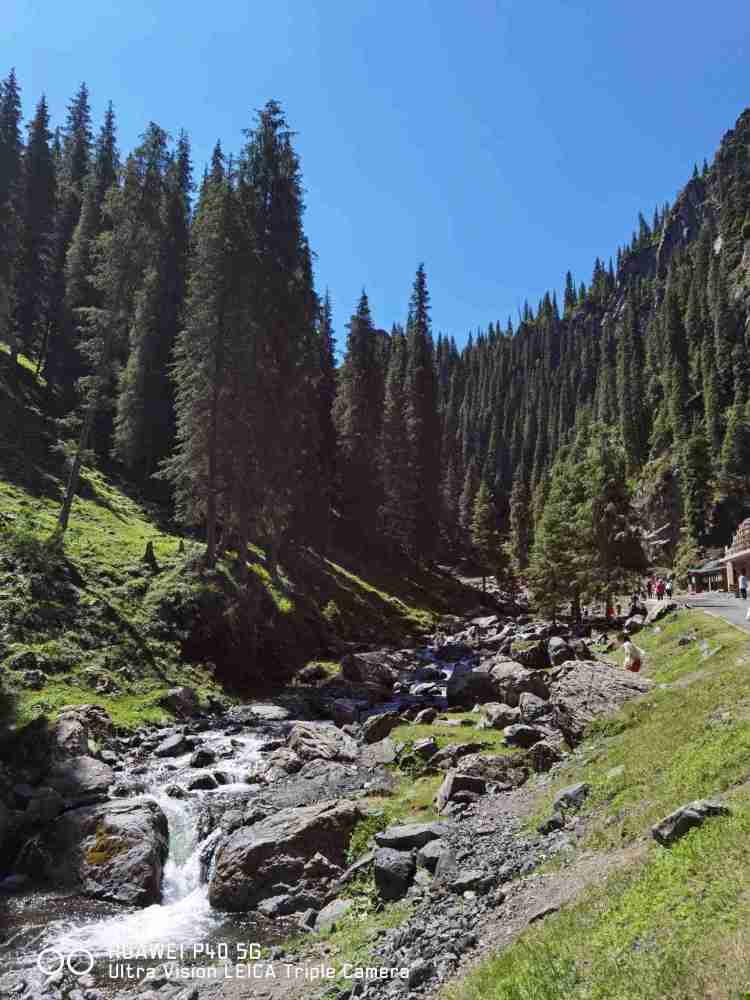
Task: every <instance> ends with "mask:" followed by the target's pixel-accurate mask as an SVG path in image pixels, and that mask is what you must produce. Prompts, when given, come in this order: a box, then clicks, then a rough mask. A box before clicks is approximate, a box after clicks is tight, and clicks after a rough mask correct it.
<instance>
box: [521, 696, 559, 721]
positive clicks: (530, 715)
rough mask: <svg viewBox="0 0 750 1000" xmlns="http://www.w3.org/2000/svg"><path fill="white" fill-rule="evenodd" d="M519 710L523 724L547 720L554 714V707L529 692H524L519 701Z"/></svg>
mask: <svg viewBox="0 0 750 1000" xmlns="http://www.w3.org/2000/svg"><path fill="white" fill-rule="evenodd" d="M518 710H519V714H520V716H521V718H520V720H519V721H521V722H525V723H527V724H531V723H533V722H537V721H538V720H540V719H545V718H547V717H548V716H550V715H551V714H552V706H551V705H550V703H549V702H548V701H545V700H544V698H539V697H538V696H537V695H535V694H531V693H530V692H529V691H524V692H523V694H521V696H520V697H519V699H518Z"/></svg>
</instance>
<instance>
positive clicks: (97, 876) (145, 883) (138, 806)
mask: <svg viewBox="0 0 750 1000" xmlns="http://www.w3.org/2000/svg"><path fill="white" fill-rule="evenodd" d="M167 843H168V831H167V820H166V817H165V816H164V813H163V812H162V811H161V809H160V808H159V806H158V805H157V803H156V802H153V801H151V800H145V801H140V802H118V803H115V802H107V803H104V804H102V805H98V806H87V807H85V808H83V809H73V810H70V811H68V812H65V813H63V814H62V815H61V816H60V817H59V818H58V819H57V820H55V822H54V823H52V824H51V826H49V827H47V828H46V830H45V832H44V834H43V837H42V840H41V849H42V856H43V857H44V859H45V864H44V875H45V876H46V877H47V878H48V879H50V880H51V881H52V882H54V884H55V886H65V887H73V888H76V889H78V891H80V892H81V893H83V895H85V896H92V897H94V898H96V899H104V900H109V901H111V902H115V903H124V904H128V905H131V906H133V905H136V906H145V905H148V904H150V903H156V902H159V900H160V898H161V882H162V866H163V865H164V862H165V861H166V857H167Z"/></svg>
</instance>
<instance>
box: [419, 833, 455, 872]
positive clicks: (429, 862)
mask: <svg viewBox="0 0 750 1000" xmlns="http://www.w3.org/2000/svg"><path fill="white" fill-rule="evenodd" d="M449 851H450V845H449V844H448V842H447V841H446V840H443V839H440V840H431V841H430V842H429V843H428V844H425V845H424V846H423V847H420V848H419V850H418V851H417V864H418V865H419V867H420V868H426V869H427V871H429V872H434V871H435V869H436V868H437V864H438V862H439V861H440V858H441V857H442V856H443V855H444V854H445V853H446V852H449Z"/></svg>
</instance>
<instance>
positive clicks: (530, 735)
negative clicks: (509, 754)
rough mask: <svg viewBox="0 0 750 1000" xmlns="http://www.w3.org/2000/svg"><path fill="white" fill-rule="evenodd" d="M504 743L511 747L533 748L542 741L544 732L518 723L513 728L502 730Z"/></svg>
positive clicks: (507, 727)
mask: <svg viewBox="0 0 750 1000" xmlns="http://www.w3.org/2000/svg"><path fill="white" fill-rule="evenodd" d="M503 736H504V737H505V742H506V743H508V744H509V745H510V746H513V747H533V746H534V744H535V743H539V742H540V740H543V739H544V736H545V734H544V731H543V730H541V729H537V727H536V726H526V725H524V724H523V723H518V724H517V725H515V726H506V727H505V729H504V730H503Z"/></svg>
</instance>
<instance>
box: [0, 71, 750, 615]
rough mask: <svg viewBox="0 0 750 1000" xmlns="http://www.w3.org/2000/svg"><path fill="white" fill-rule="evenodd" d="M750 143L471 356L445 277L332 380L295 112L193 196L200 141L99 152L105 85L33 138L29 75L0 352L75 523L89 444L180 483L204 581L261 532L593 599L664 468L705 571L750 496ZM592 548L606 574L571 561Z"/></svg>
mask: <svg viewBox="0 0 750 1000" xmlns="http://www.w3.org/2000/svg"><path fill="white" fill-rule="evenodd" d="M749 140H750V113H747V112H746V113H745V115H744V116H743V117H742V118H741V119H740V120H739V122H738V124H737V127H736V129H735V130H734V131H733V132H730V133H728V134H727V136H726V137H725V139H724V142H723V143H722V146H721V149H720V151H719V153H718V154H717V157H716V159H715V161H714V163H713V164H712V165H711V166H710V167H709V166H708V165H707V164H704V167H703V170H702V172H698V170H697V169H696V171H695V172H694V175H693V178H692V179H691V181H690V182H689V184H688V185H687V187H686V188H685V189H684V191H683V192H682V193H681V194H680V195H679V196H678V198H677V200H676V202H675V204H674V205H673V206H671V207H670V206H669V205H665V206H664V207H663V208H661V209H657V210H656V212H655V213H654V216H653V219H652V222H651V223H650V224H649V223H648V222H646V220H645V218H644V217H643V216H641V217H640V219H639V223H638V230H637V231H636V232H635V233H634V234H633V237H632V240H631V241H630V242H629V244H628V245H627V246H626V247H624V248H622V249H620V250H618V252H617V257H616V262H615V263H613V262H611V261H610V263H609V265H608V266H605V265H604V264H603V263H602V262H601V261H599V260H597V261H596V262H595V265H594V269H593V274H592V277H591V279H590V281H589V282H588V283H579V284H577V283H576V282H575V281H574V280H573V277H572V275H571V274H570V273H568V274H567V275H566V279H565V287H564V293H563V300H562V305H559V304H558V302H557V298H556V295H555V294H554V293H552V294H547V295H545V296H544V297H543V299H542V301H541V302H540V303H539V304H538V306H537V307H536V308H531V307H530V306H529V305H528V304H527V305H525V306H524V309H523V311H522V313H521V315H520V316H519V317H518V318H517V320H516V322H515V324H514V323H513V322H512V321H510V320H509V321H508V322H507V323H506V324H505V325H504V326H501V324H500V323H494V322H493V323H490V325H489V327H488V328H487V329H486V330H483V331H480V332H478V333H476V334H475V335H473V336H472V337H470V338H469V340H468V343H467V344H466V345H465V347H463V349H461V350H459V348H458V347H457V345H456V343H455V341H454V340H453V338H450V337H445V336H443V335H438V336H437V337H435V336H434V334H433V330H432V322H431V314H430V298H429V292H428V285H427V276H426V273H425V269H424V267H423V266H421V265H420V266H419V268H418V269H417V272H416V277H415V278H414V281H413V286H412V294H411V299H410V302H409V308H408V313H407V315H406V317H405V323H404V325H403V326H399V325H396V326H394V327H393V328H392V330H391V331H390V332H386V331H384V330H382V329H380V328H379V327H378V326H377V325H376V323H375V321H374V320H373V317H372V315H371V312H370V307H369V303H368V299H367V295H366V293H365V292H364V291H363V293H362V295H361V298H360V300H359V302H358V304H357V306H356V311H355V312H354V315H353V316H352V318H351V321H350V323H349V324H348V328H347V338H346V346H345V352H344V357H343V361H342V363H341V365H340V366H339V367H338V368H337V367H336V365H335V361H334V331H333V329H332V321H331V303H330V299H329V298H328V295H327V294H326V296H325V297H324V298H323V299H321V298H320V297H319V296H318V294H317V293H316V290H315V288H314V282H313V272H312V251H311V249H310V247H309V245H308V241H307V237H306V235H305V232H304V226H303V214H304V204H303V197H302V180H301V172H300V164H299V161H298V158H297V155H296V153H295V150H294V144H293V133H292V132H291V131H290V130H289V127H288V125H287V123H286V120H285V118H284V114H283V112H282V110H281V108H280V107H279V106H278V104H276V103H275V102H269V103H268V104H267V105H266V107H265V108H264V109H263V110H262V111H261V112H260V113H259V114H258V116H257V121H256V122H255V124H254V126H253V127H252V128H250V129H248V130H247V131H246V133H245V144H244V146H243V147H242V148H241V149H240V151H239V153H237V154H236V155H232V156H226V155H225V154H224V152H223V151H222V149H221V147H220V146H219V145H217V146H216V148H215V150H214V153H213V157H212V160H211V163H210V165H209V166H208V168H207V169H206V171H205V172H204V174H203V176H202V178H201V179H200V182H199V183H198V184H197V185H195V184H194V181H193V172H192V165H191V156H190V145H189V140H188V137H187V135H186V134H185V133H180V134H179V135H178V137H177V139H176V141H173V140H172V139H171V138H170V136H169V135H168V134H167V133H166V132H165V131H164V130H163V129H162V128H161V127H160V126H159V125H157V124H155V123H153V122H152V123H150V124H149V126H148V127H147V129H146V131H145V132H144V134H143V136H142V138H141V141H140V144H139V145H138V146H137V148H136V149H135V150H133V151H132V152H131V153H129V154H128V155H127V156H123V155H122V154H121V152H120V151H119V149H118V144H117V139H116V122H115V114H114V111H113V109H112V107H111V106H110V107H109V109H108V110H107V113H106V115H105V118H104V121H103V122H102V124H101V126H100V128H99V129H98V131H97V133H96V135H94V128H93V125H92V121H91V112H90V107H89V94H88V91H87V88H86V87H85V86H82V87H81V88H80V90H79V91H78V93H77V94H76V95H75V96H74V98H73V99H72V101H71V103H70V105H69V108H68V113H67V117H66V120H65V122H64V124H63V126H62V127H61V128H58V129H56V130H53V129H52V126H51V123H50V120H49V113H48V110H47V105H46V102H45V100H44V98H42V99H41V100H40V101H39V103H38V105H37V107H36V110H35V113H34V116H33V118H32V120H31V122H30V123H29V125H28V127H27V134H26V137H25V138H24V136H23V131H22V112H21V99H20V93H19V87H18V83H17V81H16V78H15V75H14V74H13V73H11V74H10V75H9V76H8V77H7V78H6V79H5V80H4V81H3V82H2V86H1V89H0V337H1V338H2V339H3V340H4V341H5V342H6V343H7V344H9V345H10V349H11V352H12V353H13V354H19V353H22V354H23V355H24V356H25V357H26V358H27V359H29V360H30V361H31V362H32V363H33V364H34V365H35V366H36V368H37V370H38V371H39V372H40V373H42V374H43V375H44V377H45V378H46V380H47V382H48V385H49V386H50V390H51V391H52V392H54V394H55V399H56V404H57V405H58V407H59V411H60V414H61V421H60V423H61V427H62V428H63V431H64V433H65V435H66V436H67V439H68V441H69V447H70V452H71V474H70V481H69V485H68V490H67V494H66V498H65V503H64V505H63V511H62V513H61V531H64V530H65V527H66V524H67V517H68V514H69V510H70V502H71V500H72V497H73V495H74V494H75V491H76V488H77V478H78V474H79V470H80V464H81V462H82V461H84V460H85V458H86V455H87V454H88V453H89V452H90V451H93V452H95V453H96V454H97V455H98V456H100V458H103V459H107V460H114V461H116V462H118V463H120V465H121V467H122V468H123V469H124V470H125V471H126V473H127V474H128V475H129V476H130V477H131V478H132V479H133V480H134V481H135V482H137V483H138V484H139V485H140V486H141V488H144V489H147V490H159V489H161V490H164V489H166V488H167V487H169V488H170V489H171V490H172V491H173V495H174V498H175V509H176V513H177V516H178V517H179V518H180V519H181V521H182V522H183V523H185V524H186V525H189V526H191V527H192V528H194V529H195V530H197V531H199V532H203V533H204V534H205V537H206V540H207V561H208V563H209V564H212V563H213V562H214V561H215V560H216V558H217V557H218V555H219V554H220V553H221V552H222V551H226V550H228V549H232V550H235V551H243V550H244V547H245V546H246V545H247V544H248V543H249V542H250V541H256V542H258V543H260V544H262V545H263V546H265V547H266V549H267V551H268V552H269V555H270V559H271V562H272V563H273V564H275V563H276V561H277V560H278V559H279V558H280V557H281V556H282V555H283V553H284V552H285V551H286V550H288V549H289V547H290V546H302V545H304V546H311V547H313V548H315V549H316V550H318V551H325V550H326V548H327V546H328V544H329V541H330V539H331V535H332V532H333V531H334V530H335V532H336V535H337V537H339V538H342V539H345V540H346V542H347V544H348V545H350V546H353V547H356V548H359V549H361V550H362V551H367V552H370V551H393V552H405V553H407V554H408V555H409V556H410V557H412V558H413V559H416V560H431V559H434V558H436V557H440V558H444V559H450V560H457V559H461V558H463V557H465V556H467V555H470V556H471V557H472V558H473V559H474V561H475V563H476V564H478V565H479V567H480V569H481V571H482V572H483V573H485V574H487V573H494V574H496V575H498V576H499V577H500V578H501V579H502V580H503V581H504V582H505V583H506V584H507V585H508V586H512V585H513V582H514V581H515V580H517V579H518V577H519V576H521V577H524V578H527V579H528V580H529V581H531V582H532V583H533V585H534V589H535V590H536V591H537V592H538V594H539V596H540V597H543V596H544V594H545V588H547V589H549V586H548V584H549V578H550V575H551V574H550V572H549V570H545V569H544V567H545V565H546V566H549V563H550V561H553V562H554V563H555V568H554V574H553V575H554V577H555V578H556V579H557V581H558V582H556V583H555V584H554V589H555V590H556V591H557V592H558V594H559V595H560V596H564V597H565V599H570V600H573V601H575V600H577V599H578V598H579V597H581V596H585V594H586V593H587V592H590V591H591V589H592V587H593V586H594V584H593V583H592V577H594V578H596V580H597V581H598V583H597V585H598V586H602V585H603V586H605V587H606V588H609V587H610V586H612V587H614V586H618V585H620V583H621V582H622V580H621V576H622V572H623V571H625V570H627V569H633V570H635V569H638V568H639V567H640V565H641V562H642V560H641V557H640V556H639V555H638V553H637V551H636V550H637V549H639V546H638V545H637V544H636V535H637V530H636V522H637V515H636V513H635V510H634V507H633V504H632V500H633V494H634V491H635V489H636V485H637V484H639V483H640V486H639V487H638V489H640V492H641V494H642V493H643V492H644V489H645V488H646V487H645V486H644V484H647V483H648V477H649V470H652V469H653V468H654V467H655V466H658V464H659V463H660V462H663V461H664V458H665V456H668V460H669V464H670V467H671V468H672V469H673V470H674V471H675V472H676V480H677V483H678V487H677V488H678V509H679V518H680V520H681V521H682V524H683V531H682V540H681V552H680V557H681V558H682V560H683V562H686V561H689V560H690V559H693V558H697V556H698V554H699V549H700V547H701V546H702V545H704V544H706V543H707V542H709V541H711V540H712V538H713V536H712V531H714V528H715V525H717V524H722V521H721V518H722V515H725V514H726V513H727V511H730V512H731V516H735V515H736V514H737V513H738V512H740V510H741V507H742V503H743V501H744V497H745V496H746V495H747V493H748V490H747V478H746V477H747V469H748V467H749V466H748V460H750V400H748V369H747V364H748V363H747V361H746V358H747V353H748V343H747V339H748V335H749V334H748V327H747V317H748V298H747V295H748V285H749V284H750V282H748V281H747V269H748V252H747V249H746V247H747V241H748V240H749V239H750V214H748V208H749V206H750V161H749V159H748V149H750V144H749ZM602 497H605V498H606V500H602ZM635 499H636V502H638V501H639V499H642V497H638V496H636V497H635ZM602 525H605V526H606V530H605V529H604V528H603V527H602ZM576 541H577V545H578V549H579V550H583V549H584V548H585V549H586V551H587V552H588V553H589V555H588V557H587V559H586V560H584V562H580V561H579V562H578V563H576V565H575V566H573V565H569V566H568V569H567V570H566V569H565V566H566V565H567V563H566V559H568V556H567V555H566V553H568V552H569V550H570V549H571V547H575V544H576ZM618 546H619V549H618ZM618 552H619V554H618ZM618 574H619V576H618ZM562 578H564V580H565V581H566V582H565V583H564V585H563V584H561V583H560V582H559V580H560V579H562ZM545 579H546V581H547V582H545ZM571 581H572V582H571Z"/></svg>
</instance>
